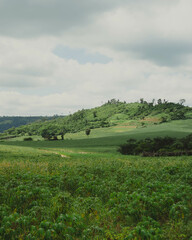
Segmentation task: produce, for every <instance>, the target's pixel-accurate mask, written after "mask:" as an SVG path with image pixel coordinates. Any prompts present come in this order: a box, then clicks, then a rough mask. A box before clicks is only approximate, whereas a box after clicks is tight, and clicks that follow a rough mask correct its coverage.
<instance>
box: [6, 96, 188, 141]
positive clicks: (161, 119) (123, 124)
mask: <svg viewBox="0 0 192 240" xmlns="http://www.w3.org/2000/svg"><path fill="white" fill-rule="evenodd" d="M186 119H192V108H191V107H187V106H184V105H182V104H179V103H172V102H168V101H165V100H164V101H162V100H160V99H159V100H158V101H157V104H155V103H154V102H149V103H148V102H146V101H143V100H140V102H136V103H126V102H120V101H118V100H115V99H112V100H110V101H108V102H107V103H105V104H103V105H102V106H100V107H96V108H92V109H82V110H79V111H77V112H75V113H74V114H71V115H69V116H66V117H57V118H54V119H41V120H38V121H36V122H33V123H30V124H27V125H23V126H20V127H17V128H11V129H8V130H6V131H4V134H3V135H5V136H6V135H14V136H26V135H29V136H31V135H39V136H40V135H42V136H43V137H44V138H48V139H51V138H55V139H56V138H57V136H59V135H61V136H62V135H63V136H64V135H65V134H67V135H68V133H71V134H72V133H79V132H81V131H85V130H86V129H92V130H91V135H93V133H94V131H93V129H98V130H97V134H98V137H99V132H100V133H101V135H102V134H104V135H105V136H108V135H114V133H115V135H118V134H120V135H121V133H126V132H129V131H130V130H133V129H144V128H146V127H148V126H151V127H153V126H154V127H157V125H159V124H161V123H169V122H171V121H173V120H186ZM167 130H169V129H167ZM167 130H166V131H167ZM148 131H150V130H147V132H148ZM83 134H85V133H83ZM80 135H82V134H80Z"/></svg>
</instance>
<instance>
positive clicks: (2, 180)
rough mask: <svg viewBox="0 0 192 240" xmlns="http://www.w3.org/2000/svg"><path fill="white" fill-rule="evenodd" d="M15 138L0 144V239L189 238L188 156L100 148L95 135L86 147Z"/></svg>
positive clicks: (191, 167) (191, 173)
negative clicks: (89, 148)
mask: <svg viewBox="0 0 192 240" xmlns="http://www.w3.org/2000/svg"><path fill="white" fill-rule="evenodd" d="M188 140H189V139H188V137H186V143H187V141H188ZM72 142H75V141H71V142H70V144H72ZM89 142H90V140H88V139H86V142H85V143H84V145H85V146H86V145H87V144H88V143H89ZM132 142H133V143H134V140H132ZM13 143H14V144H16V142H13ZM20 144H23V146H25V147H15V146H14V145H11V146H8V145H5V143H1V145H0V154H1V158H0V196H1V198H0V236H1V238H2V239H93V240H94V239H95V240H96V239H106V240H109V239H114V240H124V239H132V240H134V239H157V240H159V239H168V240H169V239H171V240H173V239H179V240H185V239H186V240H187V239H190V237H191V218H192V215H191V213H192V211H191V210H192V208H191V199H192V191H191V190H192V189H191V184H192V165H191V159H190V157H186V156H185V157H178V158H176V157H173V158H168V157H167V158H156V159H155V160H154V158H140V157H136V156H132V157H129V156H123V155H120V154H118V153H116V154H114V153H113V154H109V153H103V154H101V153H99V152H98V153H97V152H96V147H97V145H98V146H99V144H103V142H102V143H101V139H98V141H96V139H94V144H95V145H94V150H95V151H94V152H91V153H88V152H85V153H82V150H83V148H82V147H83V143H82V142H81V144H82V145H81V150H80V149H76V150H75V148H74V146H75V145H73V148H69V146H70V145H68V148H67V149H65V148H63V147H64V146H63V142H62V141H58V142H54V141H42V142H37V143H35V142H34V141H33V142H20ZM35 144H36V145H35ZM74 144H75V143H74ZM76 144H77V143H76ZM66 145H67V141H66V144H65V147H66ZM26 146H29V147H26ZM35 146H36V148H34V147H35ZM77 146H79V145H77ZM39 148H40V149H39ZM45 148H46V150H45ZM106 149H107V148H106ZM56 153H57V154H56ZM63 154H64V155H66V158H65V159H63V157H61V155H62V156H63Z"/></svg>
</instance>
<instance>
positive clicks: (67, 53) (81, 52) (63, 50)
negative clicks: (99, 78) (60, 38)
mask: <svg viewBox="0 0 192 240" xmlns="http://www.w3.org/2000/svg"><path fill="white" fill-rule="evenodd" d="M53 53H54V54H55V55H56V56H58V57H61V58H65V59H74V60H76V61H78V62H79V63H80V64H86V63H93V64H94V63H101V64H107V63H109V62H111V61H112V59H111V58H109V57H107V56H105V55H102V54H100V53H89V52H88V51H86V49H83V48H70V47H68V46H62V45H59V46H57V47H56V48H55V49H54V51H53Z"/></svg>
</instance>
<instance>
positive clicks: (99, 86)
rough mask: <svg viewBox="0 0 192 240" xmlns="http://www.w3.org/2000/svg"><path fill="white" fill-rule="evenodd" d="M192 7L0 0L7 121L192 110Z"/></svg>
mask: <svg viewBox="0 0 192 240" xmlns="http://www.w3.org/2000/svg"><path fill="white" fill-rule="evenodd" d="M191 7H192V2H191V1H189V0H182V1H181V0H175V1H167V0H157V1H152V0H135V1H132V0H127V1H124V0H119V1H116V0H103V1H98V0H97V1H96V0H82V1H75V0H72V1H66V0H33V1H28V0H18V1H15V2H14V1H11V0H6V1H5V0H0V22H1V25H0V99H1V101H0V109H1V112H0V115H2V114H5V115H14V114H20V115H39V114H43V115H47V114H49V115H50V114H61V113H64V114H68V113H69V112H70V111H71V112H74V111H75V110H78V109H81V108H89V107H94V106H98V105H100V104H102V103H104V102H106V101H107V100H109V99H112V98H117V99H120V100H126V101H128V102H129V101H137V100H139V99H140V98H141V97H143V98H144V99H146V100H147V101H150V100H152V99H153V98H156V99H157V98H165V99H168V100H170V101H178V100H179V99H180V98H186V100H187V102H186V103H187V104H189V105H192V98H191V92H190V90H191V88H192V83H191V76H192V67H191V66H192V47H191V41H192V28H191V21H192V15H191V13H190V9H191Z"/></svg>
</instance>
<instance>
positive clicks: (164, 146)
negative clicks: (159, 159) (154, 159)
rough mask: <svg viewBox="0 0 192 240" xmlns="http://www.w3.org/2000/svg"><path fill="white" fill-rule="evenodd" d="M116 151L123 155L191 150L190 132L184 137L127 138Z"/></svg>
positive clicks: (191, 135) (158, 153)
mask: <svg viewBox="0 0 192 240" xmlns="http://www.w3.org/2000/svg"><path fill="white" fill-rule="evenodd" d="M118 151H119V152H120V153H122V154H125V155H139V154H143V155H147V153H148V155H150V154H151V155H156V156H157V155H162V154H160V153H163V155H166V154H167V155H168V153H169V154H171V153H173V152H183V153H184V152H186V153H187V152H190V151H192V134H190V135H188V136H186V137H184V138H180V139H178V138H172V137H156V138H145V139H143V140H136V139H129V140H128V141H127V143H125V144H122V145H121V146H120V147H119V149H118Z"/></svg>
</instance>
